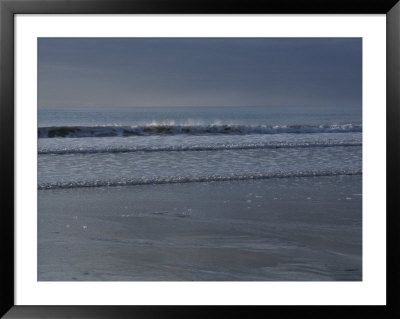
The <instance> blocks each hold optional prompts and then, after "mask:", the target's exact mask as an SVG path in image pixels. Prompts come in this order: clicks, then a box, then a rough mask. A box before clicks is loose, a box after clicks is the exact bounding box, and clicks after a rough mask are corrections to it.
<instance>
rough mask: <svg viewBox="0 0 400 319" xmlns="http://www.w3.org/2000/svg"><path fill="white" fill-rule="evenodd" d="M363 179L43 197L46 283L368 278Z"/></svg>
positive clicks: (47, 193) (42, 276) (41, 275)
mask: <svg viewBox="0 0 400 319" xmlns="http://www.w3.org/2000/svg"><path fill="white" fill-rule="evenodd" d="M361 180H362V176H360V175H359V176H331V177H306V178H297V177H292V178H274V179H266V180H256V181H234V182H209V183H187V184H165V185H140V186H124V187H96V188H74V189H59V190H39V191H38V280H40V281H74V280H77V281H102V280H104V281H108V280H111V281H359V280H362V196H361V193H362V190H361Z"/></svg>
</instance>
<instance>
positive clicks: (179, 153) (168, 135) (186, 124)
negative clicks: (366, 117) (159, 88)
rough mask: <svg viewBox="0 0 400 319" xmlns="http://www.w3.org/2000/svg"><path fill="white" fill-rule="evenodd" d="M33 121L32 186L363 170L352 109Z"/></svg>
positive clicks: (63, 114) (85, 115)
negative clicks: (35, 138) (35, 173)
mask: <svg viewBox="0 0 400 319" xmlns="http://www.w3.org/2000/svg"><path fill="white" fill-rule="evenodd" d="M38 123H39V124H38V126H39V127H38V188H39V189H57V188H76V187H95V186H107V185H108V186H113V185H141V184H160V183H162V184H165V183H182V182H201V181H219V180H223V181H227V180H246V179H263V178H275V177H290V176H299V177H301V176H330V175H354V174H355V175H360V174H361V173H362V171H361V169H362V118H361V110H360V109H354V108H350V107H349V108H346V107H333V108H327V107H303V106H295V107H135V108H65V109H59V108H54V109H39V111H38Z"/></svg>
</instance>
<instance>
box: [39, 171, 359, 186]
mask: <svg viewBox="0 0 400 319" xmlns="http://www.w3.org/2000/svg"><path fill="white" fill-rule="evenodd" d="M338 175H362V170H361V169H359V170H322V171H300V172H273V173H264V174H244V175H240V174H237V175H235V174H233V175H212V176H195V177H193V176H189V177H184V176H174V177H154V178H137V179H121V180H111V181H102V180H97V181H74V182H58V183H42V184H39V185H38V189H39V190H44V189H66V188H82V187H106V186H128V185H152V184H176V183H200V182H222V181H242V180H259V179H269V178H289V177H319V176H338Z"/></svg>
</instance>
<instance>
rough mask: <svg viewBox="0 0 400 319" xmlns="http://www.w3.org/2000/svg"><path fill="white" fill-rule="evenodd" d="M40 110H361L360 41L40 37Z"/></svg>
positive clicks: (342, 39) (336, 39) (341, 39)
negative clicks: (284, 107)
mask: <svg viewBox="0 0 400 319" xmlns="http://www.w3.org/2000/svg"><path fill="white" fill-rule="evenodd" d="M38 41H39V42H38V43H39V49H38V61H39V65H38V68H39V77H38V85H39V107H89V106H96V107H113V106H117V107H121V106H259V105H260V106H269V105H271V106H281V105H300V106H301V105H312V106H314V105H316V106H319V105H321V106H335V105H338V106H348V107H355V108H360V107H361V102H362V91H361V90H362V40H361V38H331V39H330V38H320V39H318V38H315V39H312V38H304V39H302V38H297V39H295V38H293V39H291V38H230V39H228V38H226V39H225V38H197V39H196V38H187V39H184V38H180V39H179V38H164V39H163V38H142V39H139V38H123V39H111V38H110V39H103V38H91V39H85V38H75V39H72V38H71V39H62V38H58V39H57V38H54V39H52V38H40V39H39V40H38Z"/></svg>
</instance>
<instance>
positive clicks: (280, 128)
mask: <svg viewBox="0 0 400 319" xmlns="http://www.w3.org/2000/svg"><path fill="white" fill-rule="evenodd" d="M348 132H362V125H361V124H332V125H274V126H267V125H256V126H249V125H229V124H226V125H223V124H211V125H160V124H151V125H138V126H52V127H39V128H38V137H39V138H54V137H70V138H76V137H112V136H121V137H124V136H135V135H137V136H146V135H177V134H187V135H203V134H233V135H241V134H281V133H296V134H301V133H348Z"/></svg>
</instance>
